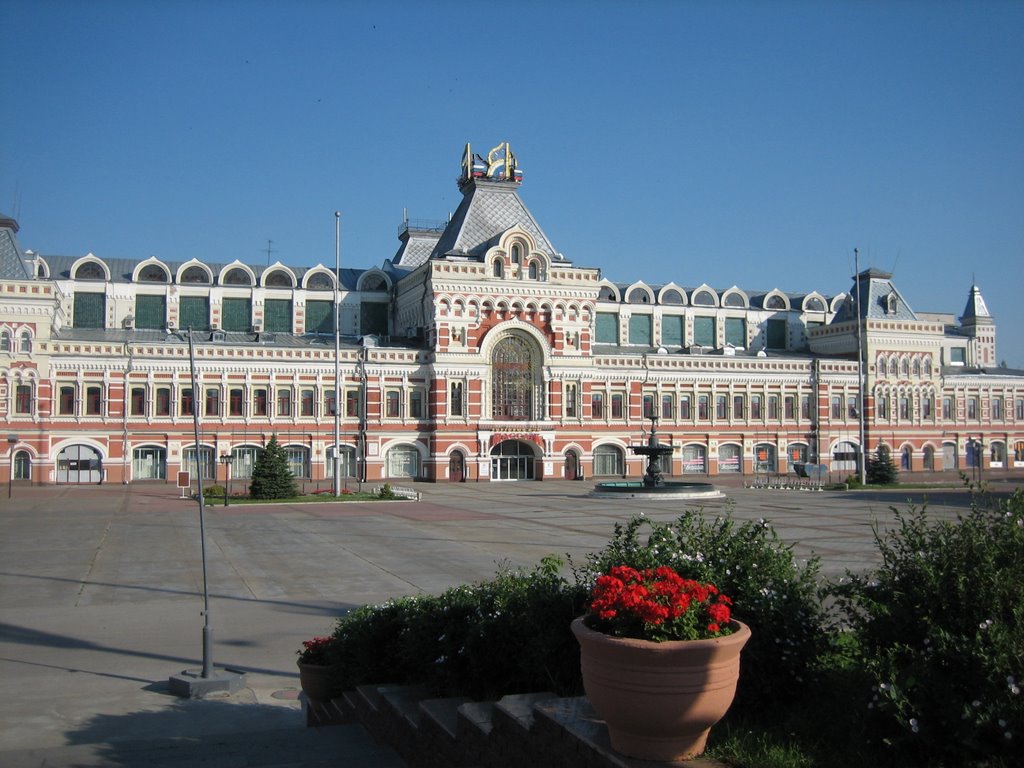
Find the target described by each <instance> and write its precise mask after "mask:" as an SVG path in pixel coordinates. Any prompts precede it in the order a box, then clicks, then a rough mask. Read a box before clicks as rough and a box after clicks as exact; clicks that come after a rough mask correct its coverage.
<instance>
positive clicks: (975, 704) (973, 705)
mask: <svg viewBox="0 0 1024 768" xmlns="http://www.w3.org/2000/svg"><path fill="white" fill-rule="evenodd" d="M971 706H972V707H974V708H978V707H980V706H981V702H980V701H978V700H977V699H975V700H974V701H972V702H971Z"/></svg>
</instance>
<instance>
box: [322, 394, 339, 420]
mask: <svg viewBox="0 0 1024 768" xmlns="http://www.w3.org/2000/svg"><path fill="white" fill-rule="evenodd" d="M334 395H335V392H334V390H333V389H328V390H325V391H324V415H325V416H334V414H335V408H336V403H335V402H334V400H335V398H334Z"/></svg>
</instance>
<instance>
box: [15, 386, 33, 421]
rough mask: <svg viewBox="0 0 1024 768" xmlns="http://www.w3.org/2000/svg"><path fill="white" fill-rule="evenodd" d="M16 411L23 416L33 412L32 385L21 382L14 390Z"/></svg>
mask: <svg viewBox="0 0 1024 768" xmlns="http://www.w3.org/2000/svg"><path fill="white" fill-rule="evenodd" d="M14 412H15V413H17V414H19V415H21V416H28V415H30V414H31V413H32V385H31V384H19V385H18V386H17V387H16V388H15V390H14Z"/></svg>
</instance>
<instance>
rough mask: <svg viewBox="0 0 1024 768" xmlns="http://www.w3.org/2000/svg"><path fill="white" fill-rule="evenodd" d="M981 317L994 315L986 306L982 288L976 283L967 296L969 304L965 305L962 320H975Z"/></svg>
mask: <svg viewBox="0 0 1024 768" xmlns="http://www.w3.org/2000/svg"><path fill="white" fill-rule="evenodd" d="M979 317H992V315H990V314H989V313H988V307H986V306H985V299H983V298H982V297H981V289H980V288H978V286H976V285H972V286H971V294H970V296H968V297H967V306H966V307H964V314H963V317H961V318H960V319H961V320H974V319H977V318H979Z"/></svg>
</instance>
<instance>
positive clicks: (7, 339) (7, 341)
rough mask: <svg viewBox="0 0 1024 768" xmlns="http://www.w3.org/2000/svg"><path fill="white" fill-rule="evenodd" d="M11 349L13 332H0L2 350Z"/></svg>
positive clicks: (0, 350) (0, 349)
mask: <svg viewBox="0 0 1024 768" xmlns="http://www.w3.org/2000/svg"><path fill="white" fill-rule="evenodd" d="M10 351H11V332H10V331H4V332H3V333H0V352H10Z"/></svg>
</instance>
